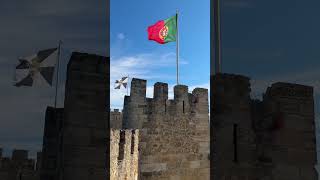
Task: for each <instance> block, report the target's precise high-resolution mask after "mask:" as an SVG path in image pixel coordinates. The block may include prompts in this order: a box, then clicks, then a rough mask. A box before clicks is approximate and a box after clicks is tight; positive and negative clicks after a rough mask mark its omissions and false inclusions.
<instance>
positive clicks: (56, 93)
mask: <svg viewBox="0 0 320 180" xmlns="http://www.w3.org/2000/svg"><path fill="white" fill-rule="evenodd" d="M61 43H62V42H61V41H59V46H58V57H57V71H56V92H55V97H54V108H55V109H56V108H57V96H58V85H59V66H60V51H61Z"/></svg>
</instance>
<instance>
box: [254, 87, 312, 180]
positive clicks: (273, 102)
mask: <svg viewBox="0 0 320 180" xmlns="http://www.w3.org/2000/svg"><path fill="white" fill-rule="evenodd" d="M263 98H264V99H263V104H264V117H263V121H262V122H260V128H261V129H262V130H263V132H264V133H263V134H262V137H263V139H265V141H264V143H263V149H264V151H262V152H259V155H260V157H263V159H266V160H268V161H267V162H265V164H267V163H269V164H270V165H271V166H272V167H273V168H272V172H273V173H272V177H273V178H274V179H275V180H280V179H287V178H288V177H289V178H290V179H292V180H301V179H310V180H317V179H318V178H317V173H316V169H315V165H316V164H317V156H316V137H315V117H314V101H313V88H312V87H310V86H304V85H298V84H290V83H281V82H279V83H274V84H272V86H271V87H268V89H267V92H266V93H265V95H264V97H263ZM288 172H290V175H289V176H288Z"/></svg>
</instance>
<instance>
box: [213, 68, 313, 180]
mask: <svg viewBox="0 0 320 180" xmlns="http://www.w3.org/2000/svg"><path fill="white" fill-rule="evenodd" d="M212 87H214V88H213V89H212V95H213V99H214V101H213V105H212V106H211V107H212V111H211V113H212V114H213V115H214V116H213V117H214V118H213V122H212V126H211V127H212V129H211V130H212V132H213V139H212V147H213V150H214V152H213V155H212V156H213V161H212V162H211V163H212V164H211V165H212V168H213V174H212V177H213V179H226V178H227V179H230V178H231V179H248V180H253V179H270V180H271V179H272V180H275V179H276V180H286V179H288V180H289V179H294V180H298V179H310V180H316V179H317V175H316V171H315V168H314V166H315V165H316V146H315V131H314V128H315V127H314V107H313V104H314V103H313V89H312V87H309V86H303V85H298V84H290V83H275V84H272V86H271V87H269V88H268V89H267V91H266V93H265V94H264V96H263V101H259V100H251V98H250V83H249V78H247V77H244V76H238V75H231V74H217V75H216V76H214V77H213V86H212ZM302 169H303V170H302ZM302 171H303V172H302Z"/></svg>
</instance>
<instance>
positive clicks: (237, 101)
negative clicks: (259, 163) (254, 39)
mask: <svg viewBox="0 0 320 180" xmlns="http://www.w3.org/2000/svg"><path fill="white" fill-rule="evenodd" d="M212 87H213V89H212V96H213V102H212V105H211V113H212V116H213V121H212V122H211V132H212V137H213V138H212V142H211V143H212V144H211V145H212V149H213V154H212V161H211V165H212V168H213V174H212V176H213V179H233V178H237V177H241V178H243V179H247V178H248V179H250V180H251V179H254V176H255V175H254V174H252V172H253V171H254V170H253V169H252V168H253V167H252V165H253V162H254V161H255V148H256V145H255V134H254V132H253V130H252V119H251V99H250V83H249V78H247V77H245V76H240V75H233V74H217V75H215V76H214V77H213V82H212Z"/></svg>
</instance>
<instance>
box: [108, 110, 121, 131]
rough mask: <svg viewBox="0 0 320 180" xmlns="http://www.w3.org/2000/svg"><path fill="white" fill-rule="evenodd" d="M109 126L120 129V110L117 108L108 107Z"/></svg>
mask: <svg viewBox="0 0 320 180" xmlns="http://www.w3.org/2000/svg"><path fill="white" fill-rule="evenodd" d="M109 122H110V128H114V129H122V112H121V111H119V109H113V110H111V109H110V121H109Z"/></svg>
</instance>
